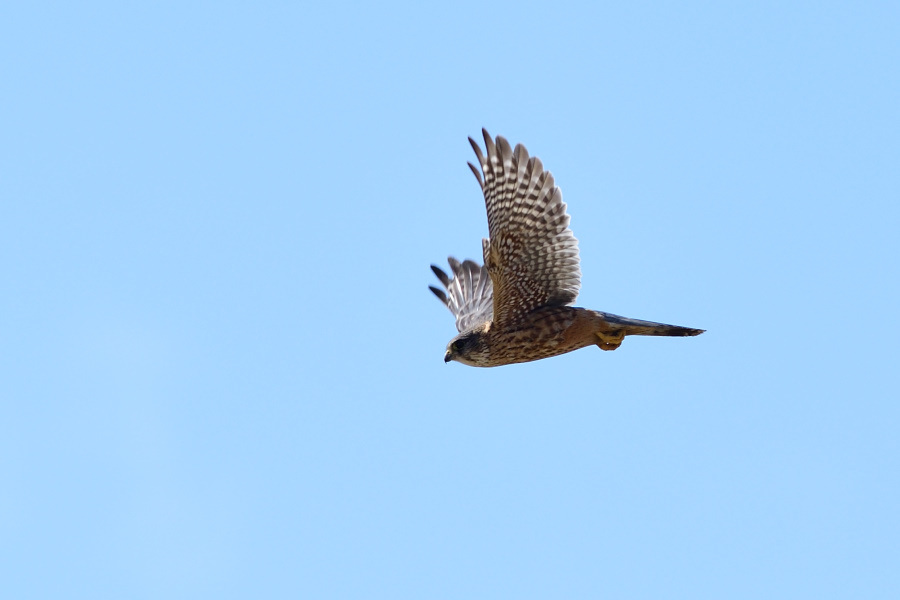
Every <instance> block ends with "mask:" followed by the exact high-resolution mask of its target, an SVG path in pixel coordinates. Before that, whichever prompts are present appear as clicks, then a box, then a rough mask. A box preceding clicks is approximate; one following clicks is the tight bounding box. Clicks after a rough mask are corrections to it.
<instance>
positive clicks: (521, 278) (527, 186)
mask: <svg viewBox="0 0 900 600" xmlns="http://www.w3.org/2000/svg"><path fill="white" fill-rule="evenodd" d="M481 132H482V134H483V135H484V143H485V147H486V148H487V157H485V156H484V154H482V152H481V148H480V147H479V146H478V143H477V142H475V140H473V139H472V138H469V142H470V143H471V144H472V148H473V149H474V150H475V155H476V156H477V157H478V163H479V164H480V166H481V172H482V173H483V174H484V179H483V180H482V178H481V174H479V172H478V169H477V168H476V167H475V165H473V164H472V163H469V167H471V168H472V172H473V173H475V177H476V179H478V183H479V184H480V185H481V189H482V191H483V192H484V201H485V205H486V207H487V217H488V232H489V235H490V239H489V240H484V241H483V249H484V263H485V266H486V267H487V270H488V272H489V273H490V275H491V280H492V281H493V284H494V311H493V320H494V323H496V324H498V325H500V326H506V325H510V324H514V323H515V322H516V321H517V320H519V319H520V318H521V317H522V316H524V315H526V314H527V313H529V312H531V311H533V310H534V309H536V308H538V307H541V306H562V305H567V304H572V303H573V302H574V301H575V298H576V297H577V296H578V290H579V289H580V287H581V269H580V268H579V266H578V240H577V239H575V236H574V235H573V234H572V230H571V229H569V215H568V214H566V204H565V203H564V202H563V200H562V192H560V190H559V188H558V187H556V185H555V183H554V181H553V175H551V174H550V173H549V172H548V171H544V167H543V165H542V164H541V161H540V159H539V158H537V157H531V158H529V156H528V151H527V150H526V149H525V146H523V145H522V144H518V145H516V148H515V150H513V149H511V148H510V146H509V142H507V141H506V139H504V138H503V137H501V136H498V137H497V140H496V142H495V141H494V140H492V139H491V136H490V135H489V134H488V132H487V131H486V130H484V129H482V130H481Z"/></svg>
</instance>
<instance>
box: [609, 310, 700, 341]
mask: <svg viewBox="0 0 900 600" xmlns="http://www.w3.org/2000/svg"><path fill="white" fill-rule="evenodd" d="M599 314H600V315H601V316H602V317H603V320H604V321H605V322H606V324H607V325H608V326H609V331H610V333H620V332H624V334H625V335H661V336H670V337H685V336H689V335H700V334H701V333H703V332H704V331H706V330H705V329H691V328H690V327H681V326H679V325H667V324H665V323H654V322H653V321H641V320H639V319H629V318H628V317H620V316H619V315H613V314H610V313H599Z"/></svg>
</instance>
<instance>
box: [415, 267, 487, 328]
mask: <svg viewBox="0 0 900 600" xmlns="http://www.w3.org/2000/svg"><path fill="white" fill-rule="evenodd" d="M447 262H449V263H450V270H451V271H452V272H453V279H450V277H448V276H447V274H446V273H444V272H443V271H442V270H441V269H439V268H438V267H436V266H434V265H431V270H432V271H434V274H435V275H437V278H438V279H440V280H441V283H442V284H444V287H445V288H446V289H447V293H446V294H445V293H444V291H443V290H441V289H439V288H436V287H434V286H433V285H430V286H428V288H429V289H430V290H431V291H432V292H434V295H435V296H437V297H438V298H440V300H441V302H443V303H444V304H446V305H447V308H449V309H450V312H452V313H453V316H454V317H456V329H457V330H459V331H460V332H463V331H468V330H469V329H471V328H472V327H475V326H476V325H480V324H482V323H484V322H486V321H490V319H491V312H492V310H493V294H492V290H493V286H492V285H491V278H490V277H489V276H488V272H487V269H485V268H484V267H482V266H480V265H478V264H476V263H475V262H473V261H471V260H467V261H465V262H463V263H462V264H460V262H459V261H458V260H456V259H455V258H453V257H452V256H451V257H449V258H448V259H447Z"/></svg>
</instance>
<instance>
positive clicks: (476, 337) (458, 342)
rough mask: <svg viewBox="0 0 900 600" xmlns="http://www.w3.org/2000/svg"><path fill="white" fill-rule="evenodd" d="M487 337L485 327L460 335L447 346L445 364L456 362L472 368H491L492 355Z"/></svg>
mask: <svg viewBox="0 0 900 600" xmlns="http://www.w3.org/2000/svg"><path fill="white" fill-rule="evenodd" d="M487 336H488V332H487V327H484V326H480V327H478V328H476V329H470V330H469V331H464V332H463V333H461V334H459V335H458V336H456V337H455V338H453V339H452V340H450V343H449V344H447V352H446V353H445V354H444V362H445V363H447V362H450V361H451V360H455V361H456V362H461V363H462V364H464V365H469V366H470V367H489V366H490V357H491V353H490V345H489V344H488V340H487Z"/></svg>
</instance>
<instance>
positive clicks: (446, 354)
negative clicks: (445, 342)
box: [444, 350, 450, 363]
mask: <svg viewBox="0 0 900 600" xmlns="http://www.w3.org/2000/svg"><path fill="white" fill-rule="evenodd" d="M444 362H445V363H448V362H450V351H449V350H447V352H446V353H445V354H444Z"/></svg>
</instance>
